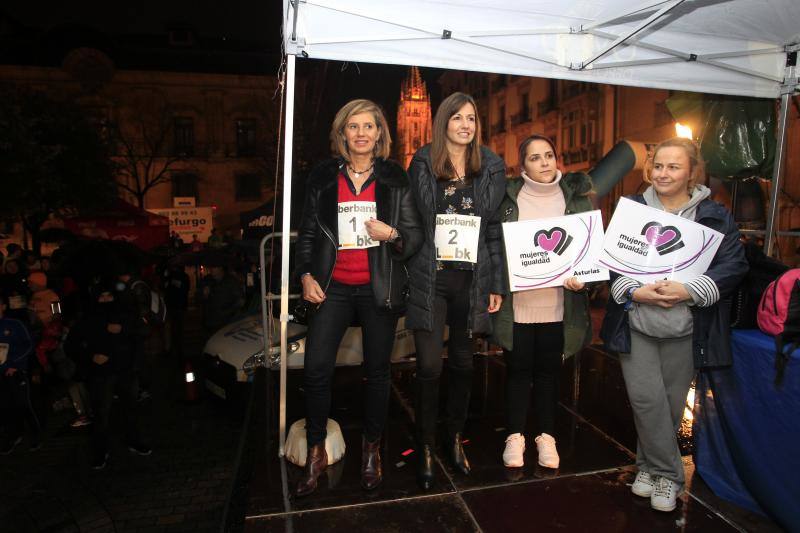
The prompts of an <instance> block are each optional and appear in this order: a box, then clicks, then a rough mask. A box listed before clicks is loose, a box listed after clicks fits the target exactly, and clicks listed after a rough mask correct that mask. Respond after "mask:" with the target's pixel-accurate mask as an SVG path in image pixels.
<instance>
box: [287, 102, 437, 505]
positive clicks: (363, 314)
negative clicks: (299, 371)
mask: <svg viewBox="0 0 800 533" xmlns="http://www.w3.org/2000/svg"><path fill="white" fill-rule="evenodd" d="M330 139H331V148H332V151H333V155H334V158H333V159H330V160H326V161H323V162H321V163H320V164H319V165H317V166H316V168H315V169H314V170H313V171H312V172H311V174H310V176H309V178H308V185H307V187H308V188H307V193H306V200H305V206H304V208H303V217H302V220H301V223H300V228H299V231H298V238H297V244H296V259H297V269H298V272H299V273H300V281H301V283H302V286H303V299H304V300H305V302H307V304H308V305H310V306H312V307H314V308H315V309H314V310H313V312H312V313H311V317H310V324H309V326H310V327H309V331H308V336H307V337H306V354H305V369H304V387H305V394H306V440H307V444H308V456H307V459H306V466H305V470H304V472H303V476H302V477H301V479H300V480H299V482H298V484H297V487H296V489H295V494H296V495H298V496H303V495H306V494H309V493H311V492H313V491H314V490H315V489H316V487H317V479H318V477H319V476H320V474H322V472H324V471H325V469H326V467H327V464H328V457H327V453H326V451H325V438H326V426H327V420H328V414H329V411H330V405H331V379H332V377H333V370H334V365H335V364H336V354H337V350H338V347H339V343H340V342H341V339H342V336H343V335H344V332H345V331H346V330H347V328H348V327H349V326H350V325H351V323H352V322H353V319H354V318H357V319H358V322H359V323H360V324H361V330H362V333H363V344H364V367H365V374H366V376H365V377H366V382H365V395H364V432H363V437H362V441H361V442H362V453H361V485H362V487H363V488H364V489H366V490H371V489H374V488H375V487H377V486H378V485H379V484H380V483H381V481H382V479H383V468H382V462H381V456H380V441H381V434H382V433H383V428H384V425H385V423H386V417H387V411H388V403H389V386H390V375H389V368H390V356H391V351H392V346H393V343H394V331H395V328H396V326H397V320H398V317H399V315H400V313H401V312H402V310H403V309H404V304H405V295H406V291H407V289H408V274H407V272H406V269H405V267H404V264H403V262H404V261H405V260H407V259H408V258H409V257H410V256H411V255H412V254H413V253H414V252H415V251H416V250H417V248H418V247H419V245H420V243H421V241H422V227H421V224H420V220H419V214H418V212H417V209H416V206H415V204H414V199H413V195H412V193H411V190H410V189H409V182H408V177H407V175H406V173H405V171H404V170H403V169H402V168H401V167H400V166H399V165H397V164H396V163H394V162H392V161H389V160H387V158H388V156H389V154H390V147H391V136H390V134H389V130H388V126H387V123H386V118H385V117H384V114H383V111H382V110H381V109H380V107H378V105H377V104H375V103H374V102H371V101H369V100H353V101H351V102H348V103H347V104H345V105H344V106H343V107H342V108H341V109H340V110H339V111H338V113H337V114H336V117H335V118H334V120H333V124H332V126H331V132H330ZM353 202H362V203H368V206H370V205H371V206H374V211H373V212H374V216H370V217H369V219H368V220H366V221H365V223H364V226H363V227H358V225H357V224H356V222H355V221H356V218H352V219H351V217H352V215H350V213H349V212H346V211H347V210H348V209H349V208H350V207H351V206H350V205H349V204H351V203H353ZM362 205H363V204H362ZM337 212H338V214H337ZM351 223H352V227H351V226H350V224H351ZM354 234H355V235H357V237H356V238H357V239H361V240H362V242H364V243H365V244H366V238H367V237H368V238H369V239H371V240H372V241H373V243H374V244H375V245H376V246H371V247H367V248H363V247H354V249H346V248H343V247H341V245H340V243H341V242H342V239H344V238H347V239H348V240H351V239H352V238H353V237H354Z"/></svg>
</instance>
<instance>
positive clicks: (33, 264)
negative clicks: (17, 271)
mask: <svg viewBox="0 0 800 533" xmlns="http://www.w3.org/2000/svg"><path fill="white" fill-rule="evenodd" d="M41 269H42V262H41V261H40V260H39V256H38V255H36V254H34V253H32V252H28V253H26V254H25V271H26V272H28V273H30V272H36V271H37V270H41Z"/></svg>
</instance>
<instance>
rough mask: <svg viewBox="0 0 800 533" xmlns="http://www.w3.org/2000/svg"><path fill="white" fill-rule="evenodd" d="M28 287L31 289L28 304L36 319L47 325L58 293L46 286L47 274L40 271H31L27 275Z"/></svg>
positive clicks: (52, 314)
mask: <svg viewBox="0 0 800 533" xmlns="http://www.w3.org/2000/svg"><path fill="white" fill-rule="evenodd" d="M28 287H29V288H30V290H31V300H30V304H29V305H30V307H31V309H32V310H33V313H34V314H35V315H36V319H37V320H38V321H39V322H40V323H41V324H43V325H44V326H47V324H49V323H50V322H51V321H52V320H53V316H54V314H55V312H54V307H53V304H55V303H56V302H58V301H59V297H58V294H56V293H55V291H53V290H51V289H48V288H47V275H46V274H45V273H44V272H41V271H37V272H31V274H30V275H29V276H28Z"/></svg>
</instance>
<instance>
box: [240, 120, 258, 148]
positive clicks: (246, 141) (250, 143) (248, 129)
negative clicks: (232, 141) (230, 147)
mask: <svg viewBox="0 0 800 533" xmlns="http://www.w3.org/2000/svg"><path fill="white" fill-rule="evenodd" d="M255 154H256V121H255V120H254V119H251V118H248V119H242V120H237V121H236V155H238V156H239V157H244V156H252V155H255Z"/></svg>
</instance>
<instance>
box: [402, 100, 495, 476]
mask: <svg viewBox="0 0 800 533" xmlns="http://www.w3.org/2000/svg"><path fill="white" fill-rule="evenodd" d="M480 138H481V130H480V120H479V118H478V114H477V108H476V106H475V101H474V100H473V99H472V97H471V96H468V95H466V94H463V93H454V94H452V95H450V96H449V97H447V98H445V99H444V101H443V102H442V104H441V105H440V106H439V109H438V110H437V111H436V116H435V118H434V120H433V140H432V143H431V144H430V145H428V146H424V147H422V148H420V149H419V150H418V151H417V153H416V154H414V158H413V159H412V161H411V166H410V168H409V177H410V179H411V187H412V189H413V190H414V194H415V195H416V201H417V207H419V210H420V213H421V215H422V219H423V222H424V225H425V242H424V243H423V245H422V247H421V248H420V251H419V252H418V253H417V254H416V255H415V256H414V257H413V258H412V259H411V261H410V262H409V266H410V268H411V294H410V297H409V302H408V312H407V314H406V327H408V328H410V329H413V330H414V342H415V344H416V348H417V375H416V385H417V390H416V404H415V407H414V414H415V422H416V429H417V439H418V440H419V444H420V453H419V463H418V470H417V479H418V481H419V484H420V485H421V486H422V488H424V489H428V488H430V486H431V485H432V483H433V458H432V454H433V451H432V450H433V445H434V440H435V438H434V437H435V424H436V416H437V412H438V406H439V376H440V375H441V372H442V348H443V342H444V340H443V339H444V327H445V323H447V324H448V325H449V327H450V330H449V332H450V333H449V341H448V347H447V368H448V370H447V372H448V376H447V382H448V396H447V419H446V426H447V439H448V440H447V443H446V449H447V450H448V452H449V455H450V458H451V459H452V461H453V463H454V465H455V466H456V468H458V469H459V470H460V471H461V472H463V473H464V474H468V473H469V469H470V467H469V462H468V461H467V458H466V456H465V455H464V449H463V447H462V445H461V440H462V435H461V433H462V431H463V427H464V423H465V422H466V419H467V408H468V406H469V398H470V391H471V389H472V352H473V350H472V337H473V334H489V333H491V328H492V324H491V320H490V319H489V313H493V312H496V311H497V310H498V309H500V304H501V302H502V296H501V295H502V294H503V292H504V291H505V287H504V283H503V268H504V266H503V250H502V241H501V234H500V232H501V226H500V218H499V213H498V207H499V205H500V201H501V200H502V199H503V196H504V194H505V186H506V184H505V182H506V179H505V163H504V162H503V160H502V159H500V158H499V157H498V156H497V155H495V154H494V153H492V152H491V151H490V150H489V149H488V148H486V147H484V146H481V144H480Z"/></svg>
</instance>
